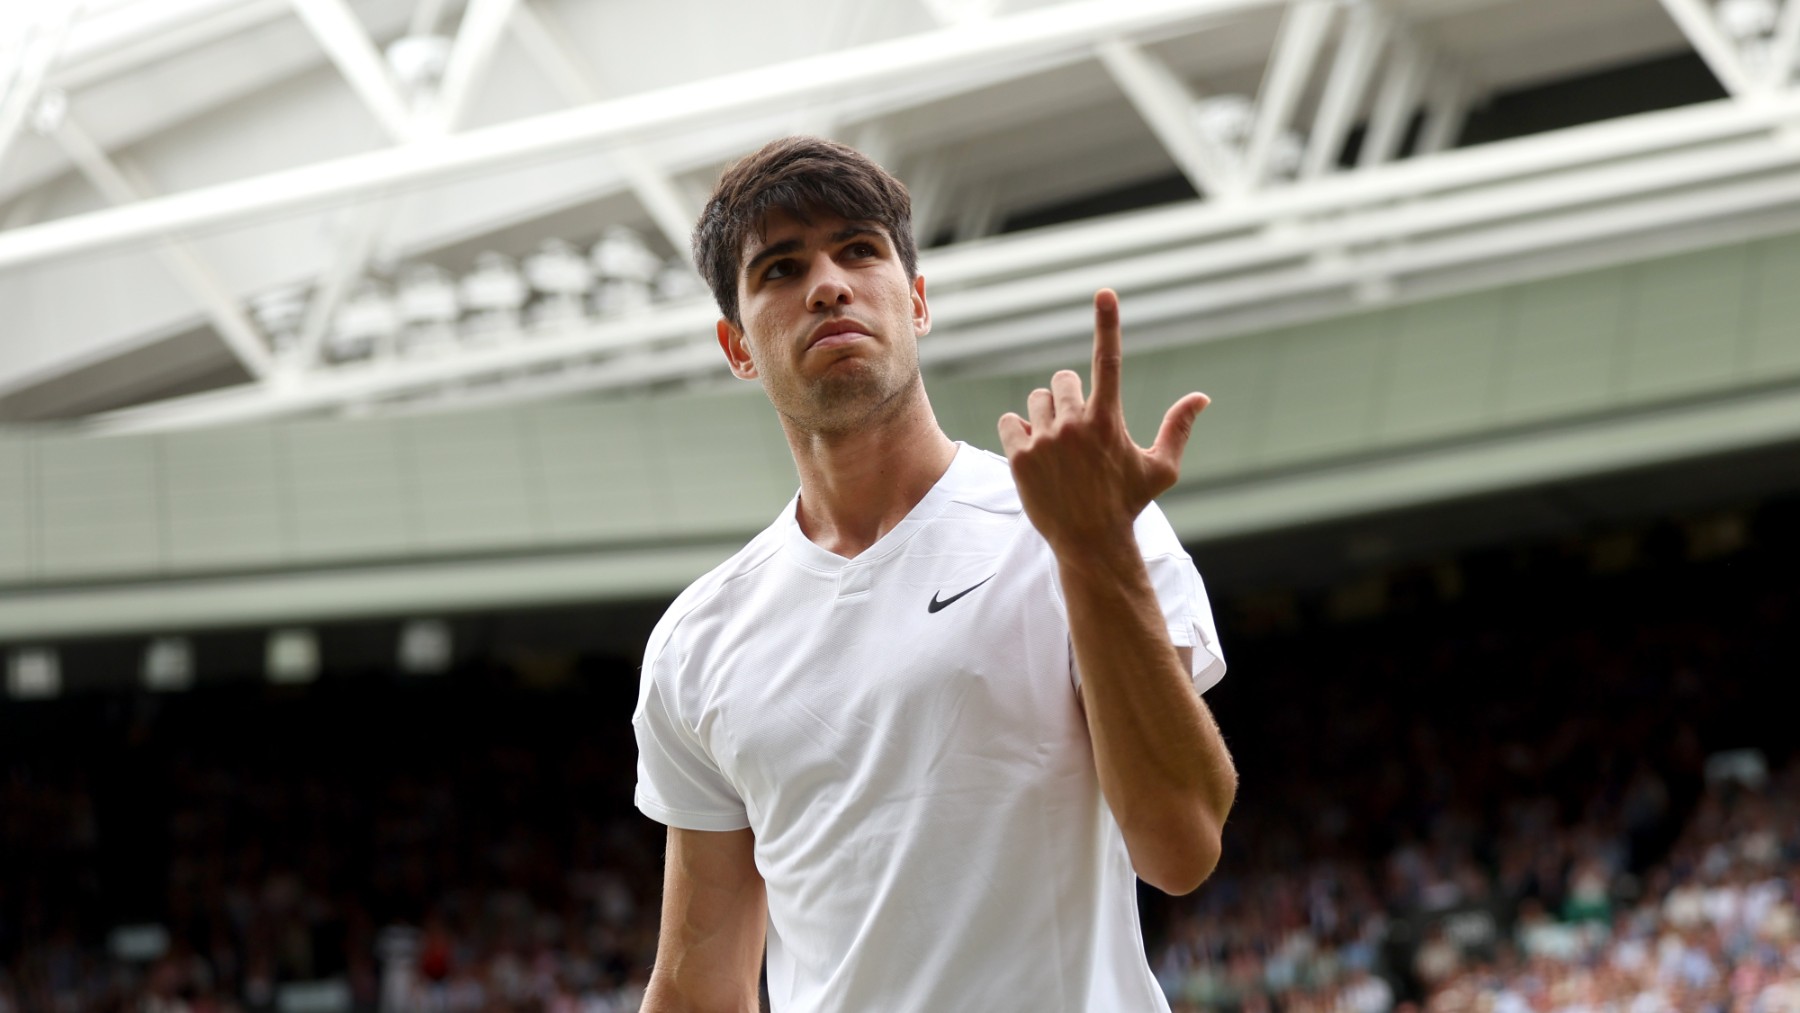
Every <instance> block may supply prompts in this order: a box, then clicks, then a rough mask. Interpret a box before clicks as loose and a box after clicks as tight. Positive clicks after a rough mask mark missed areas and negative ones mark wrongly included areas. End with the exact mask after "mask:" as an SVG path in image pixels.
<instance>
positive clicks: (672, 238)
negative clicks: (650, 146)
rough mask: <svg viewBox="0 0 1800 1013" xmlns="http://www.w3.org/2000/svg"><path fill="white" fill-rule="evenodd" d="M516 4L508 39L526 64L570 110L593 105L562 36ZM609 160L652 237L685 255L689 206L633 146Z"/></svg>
mask: <svg viewBox="0 0 1800 1013" xmlns="http://www.w3.org/2000/svg"><path fill="white" fill-rule="evenodd" d="M516 2H517V7H516V8H515V9H514V11H513V17H512V21H511V24H512V29H513V36H514V37H515V38H516V39H517V40H518V41H519V44H520V45H521V46H522V47H524V49H525V51H526V52H527V53H529V54H531V57H532V62H533V63H535V64H536V65H537V66H538V67H539V68H540V69H541V70H543V72H544V73H545V74H547V75H548V76H549V77H550V81H551V83H552V84H553V85H555V86H556V90H557V91H559V92H561V93H562V96H563V99H564V101H566V102H568V103H570V104H571V105H575V106H585V105H591V104H593V103H596V102H599V101H600V100H601V98H602V94H603V91H602V89H601V87H600V84H599V82H598V81H596V80H594V75H593V73H592V72H591V71H589V70H588V69H587V67H586V66H585V65H584V64H583V63H582V62H581V60H580V59H579V58H578V57H577V56H576V55H575V53H574V52H573V51H572V50H571V49H570V47H569V45H568V44H567V43H566V42H565V41H564V39H565V38H566V35H559V34H558V33H557V32H556V31H554V30H553V29H552V28H551V26H550V25H549V24H548V23H547V22H546V20H545V15H544V13H543V12H542V11H540V10H538V8H537V5H536V4H533V3H531V2H530V0H516ZM610 157H611V158H612V159H613V162H614V163H615V164H616V165H618V167H619V171H620V172H621V173H623V174H624V176H625V179H626V181H627V183H628V184H629V185H630V187H631V192H632V193H633V195H635V196H636V197H637V199H638V203H639V204H641V205H642V206H643V208H644V210H645V211H646V212H647V213H648V214H649V215H650V220H651V221H653V222H655V223H656V228H657V231H659V232H661V233H662V234H663V237H664V238H666V239H667V240H668V241H669V243H670V244H671V245H672V246H674V247H675V249H676V250H677V251H681V250H686V249H687V248H688V240H689V238H690V235H691V234H692V232H693V228H694V221H695V219H697V218H698V217H699V209H698V208H695V207H692V206H691V203H690V202H689V201H688V200H687V198H686V197H685V196H683V195H682V193H681V191H680V190H678V189H676V187H675V183H674V181H672V180H671V179H669V176H668V174H667V173H665V172H663V171H662V170H661V169H659V168H657V166H656V164H655V163H654V162H652V161H651V160H650V158H649V157H648V156H647V155H645V154H644V153H643V151H642V149H640V148H638V147H637V146H636V145H633V144H629V143H621V144H618V145H617V146H615V147H614V148H613V149H612V151H611V154H610Z"/></svg>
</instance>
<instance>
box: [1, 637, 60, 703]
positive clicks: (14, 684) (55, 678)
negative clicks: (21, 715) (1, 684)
mask: <svg viewBox="0 0 1800 1013" xmlns="http://www.w3.org/2000/svg"><path fill="white" fill-rule="evenodd" d="M6 692H7V693H8V694H9V695H11V696H12V698H13V699H15V700H47V699H49V698H51V697H54V696H58V695H60V694H61V693H62V666H61V665H60V664H59V662H58V659H57V656H56V651H55V650H54V649H53V648H49V647H21V648H19V649H17V650H15V651H13V652H12V657H11V658H9V659H8V660H7V665H6Z"/></svg>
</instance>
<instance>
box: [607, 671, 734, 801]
mask: <svg viewBox="0 0 1800 1013" xmlns="http://www.w3.org/2000/svg"><path fill="white" fill-rule="evenodd" d="M662 653H663V652H661V651H657V652H655V653H653V654H652V655H651V656H650V657H648V658H646V660H645V664H644V681H643V684H642V685H641V686H640V687H639V690H638V705H637V710H636V711H635V712H634V713H633V714H632V716H631V726H632V730H633V731H634V732H635V733H636V735H637V747H638V764H637V792H636V794H635V801H636V803H637V807H638V809H639V810H641V811H642V812H643V813H644V815H646V816H648V817H650V818H651V819H653V820H655V821H657V822H658V823H662V824H664V825H666V826H671V827H679V828H681V829H683V830H742V829H743V828H745V827H747V826H749V825H750V818H749V814H748V813H747V812H746V810H745V808H744V803H743V800H742V799H741V798H739V797H738V794H737V792H736V791H735V790H734V789H733V788H732V786H731V782H730V781H728V780H726V778H725V775H724V774H723V773H721V772H720V771H719V768H718V766H717V765H716V764H715V763H714V762H713V760H712V757H711V756H710V755H709V754H708V753H707V751H706V749H705V747H704V745H703V743H701V741H700V739H699V736H698V735H696V734H695V733H694V731H693V729H691V728H689V727H688V725H687V724H686V723H685V722H684V721H682V720H681V718H680V716H679V714H678V713H677V708H676V707H674V706H673V703H674V701H673V700H672V699H671V694H670V687H669V686H668V685H665V682H666V680H668V679H670V678H671V677H672V675H673V674H674V673H672V672H671V671H669V669H668V667H666V666H663V665H661V664H659V655H661V654H662Z"/></svg>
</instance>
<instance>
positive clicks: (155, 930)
mask: <svg viewBox="0 0 1800 1013" xmlns="http://www.w3.org/2000/svg"><path fill="white" fill-rule="evenodd" d="M106 948H107V950H108V952H110V953H111V954H112V955H113V959H115V960H122V961H125V962H126V963H132V964H147V963H149V962H150V961H152V960H156V959H158V958H159V957H161V956H162V955H163V954H165V953H167V952H169V930H168V929H166V928H164V927H162V926H161V925H156V924H153V923H152V924H144V925H121V926H119V927H118V928H115V929H113V930H112V932H111V933H110V934H109V935H108V936H107V937H106Z"/></svg>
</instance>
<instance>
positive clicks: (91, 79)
mask: <svg viewBox="0 0 1800 1013" xmlns="http://www.w3.org/2000/svg"><path fill="white" fill-rule="evenodd" d="M292 13H293V8H291V7H290V6H288V0H185V2H170V3H166V4H164V3H158V4H135V5H132V6H129V7H126V8H124V9H122V10H118V11H116V12H115V13H114V14H112V15H111V16H108V17H104V18H101V17H94V18H87V19H84V20H83V21H82V23H81V24H80V25H78V26H77V27H76V29H75V32H74V34H73V35H71V36H70V38H69V46H68V50H67V52H66V53H65V55H64V59H63V65H62V67H60V68H59V69H58V70H57V71H56V73H55V74H54V75H53V76H52V77H51V81H52V83H53V84H55V85H56V87H58V88H62V89H64V90H65V91H71V92H73V91H79V90H81V89H83V88H86V87H88V86H90V85H94V84H98V83H100V82H102V81H106V80H109V79H111V78H115V77H118V76H120V75H122V74H127V73H130V72H131V71H134V70H136V69H138V68H139V67H143V66H146V65H148V64H151V63H155V62H156V61H158V60H162V59H166V58H167V57H170V56H173V55H175V54H178V53H191V52H193V51H194V50H197V49H199V48H201V47H202V46H206V45H209V44H211V43H213V42H216V41H218V40H220V39H224V38H228V37H230V36H232V35H235V34H237V33H239V32H243V31H248V30H249V29H251V28H255V27H258V26H260V25H265V24H268V23H269V22H271V21H274V20H276V19H278V18H284V17H289V16H291V15H292ZM128 15H129V16H128Z"/></svg>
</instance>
